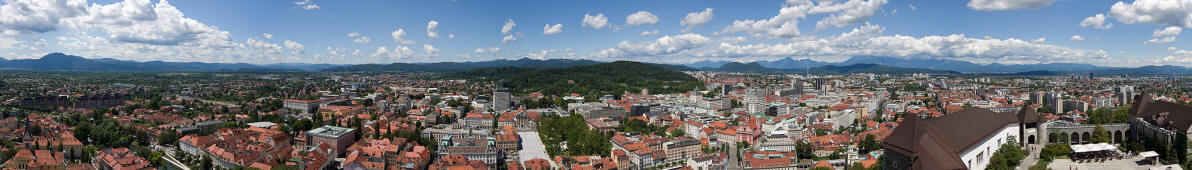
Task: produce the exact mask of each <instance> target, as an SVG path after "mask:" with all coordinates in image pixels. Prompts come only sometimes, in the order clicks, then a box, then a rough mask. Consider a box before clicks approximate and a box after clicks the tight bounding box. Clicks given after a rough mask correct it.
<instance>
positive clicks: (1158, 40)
mask: <svg viewBox="0 0 1192 170" xmlns="http://www.w3.org/2000/svg"><path fill="white" fill-rule="evenodd" d="M1171 42H1175V37H1163V38H1152V39H1149V40H1146V41H1143V42H1142V43H1143V44H1167V43H1171Z"/></svg>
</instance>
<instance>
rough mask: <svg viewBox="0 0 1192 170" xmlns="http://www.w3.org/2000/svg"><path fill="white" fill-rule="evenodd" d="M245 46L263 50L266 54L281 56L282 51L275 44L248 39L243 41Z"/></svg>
mask: <svg viewBox="0 0 1192 170" xmlns="http://www.w3.org/2000/svg"><path fill="white" fill-rule="evenodd" d="M245 44H247V45H248V47H251V48H253V49H258V50H263V51H264V52H266V53H268V54H281V50H282V48H281V46H279V45H277V44H274V43H269V42H265V41H261V40H257V39H256V38H249V39H248V40H247V41H245Z"/></svg>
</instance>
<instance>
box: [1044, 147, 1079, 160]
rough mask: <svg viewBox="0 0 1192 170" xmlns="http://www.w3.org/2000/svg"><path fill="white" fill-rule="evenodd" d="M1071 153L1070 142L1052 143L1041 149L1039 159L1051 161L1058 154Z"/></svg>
mask: <svg viewBox="0 0 1192 170" xmlns="http://www.w3.org/2000/svg"><path fill="white" fill-rule="evenodd" d="M1069 153H1072V148H1070V147H1069V146H1068V144H1063V143H1059V144H1051V145H1047V146H1046V147H1043V150H1041V151H1039V159H1043V160H1047V161H1051V160H1052V159H1055V157H1056V156H1064V155H1068V154H1069Z"/></svg>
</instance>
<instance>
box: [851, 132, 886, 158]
mask: <svg viewBox="0 0 1192 170" xmlns="http://www.w3.org/2000/svg"><path fill="white" fill-rule="evenodd" d="M857 145H859V146H858V149H860V151H861V154H867V153H869V151H875V150H878V149H881V147H882V142H879V141H877V140H875V139H874V137H873V134H868V135H865V138H864V139H861V142H860V143H858V144H857Z"/></svg>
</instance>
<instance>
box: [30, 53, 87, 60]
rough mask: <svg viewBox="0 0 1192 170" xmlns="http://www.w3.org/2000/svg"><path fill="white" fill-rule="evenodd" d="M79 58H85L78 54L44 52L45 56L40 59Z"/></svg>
mask: <svg viewBox="0 0 1192 170" xmlns="http://www.w3.org/2000/svg"><path fill="white" fill-rule="evenodd" d="M79 59H85V58H83V57H79V56H73V55H66V54H63V53H50V54H46V55H45V56H42V57H41V59H40V60H79Z"/></svg>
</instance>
